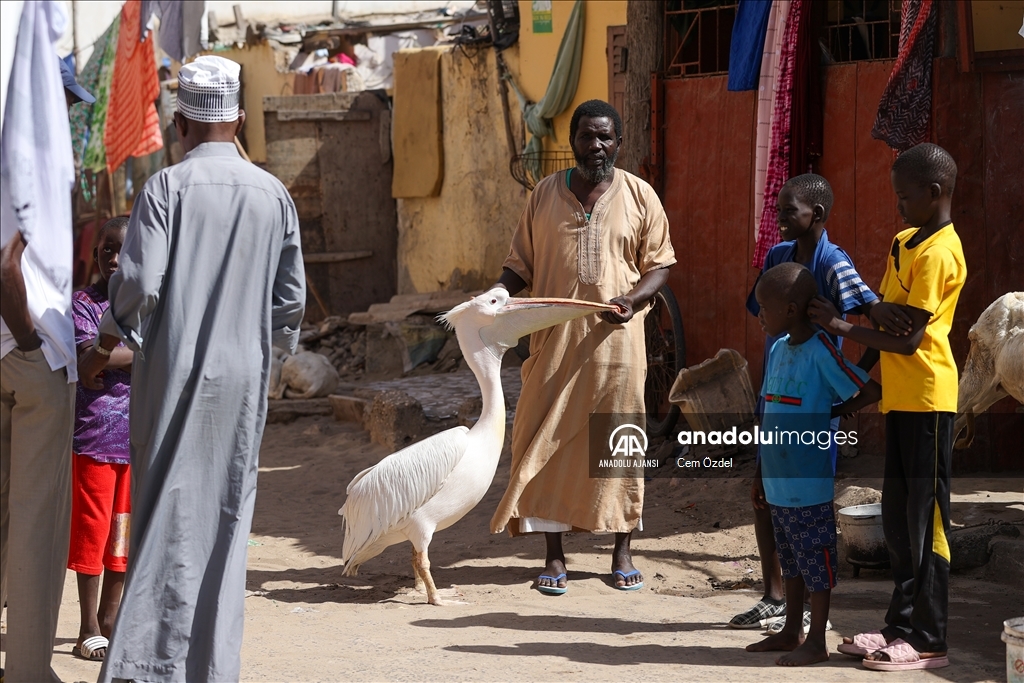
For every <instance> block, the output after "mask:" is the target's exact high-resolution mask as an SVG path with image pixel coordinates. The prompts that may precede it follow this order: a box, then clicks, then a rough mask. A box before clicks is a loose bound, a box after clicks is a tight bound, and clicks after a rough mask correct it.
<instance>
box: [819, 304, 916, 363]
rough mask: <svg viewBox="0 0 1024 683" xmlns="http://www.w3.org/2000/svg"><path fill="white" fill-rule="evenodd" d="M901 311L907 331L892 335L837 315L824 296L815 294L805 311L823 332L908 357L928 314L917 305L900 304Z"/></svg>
mask: <svg viewBox="0 0 1024 683" xmlns="http://www.w3.org/2000/svg"><path fill="white" fill-rule="evenodd" d="M904 311H905V312H906V314H907V316H908V317H909V318H910V321H911V324H910V333H909V334H908V335H906V336H893V335H891V334H889V333H888V332H882V331H880V330H875V329H872V328H869V327H861V326H860V325H853V324H852V323H848V322H846V321H845V320H843V319H842V318H840V317H839V313H838V312H837V311H836V308H835V306H833V305H832V302H831V301H829V300H828V299H825V298H823V297H821V296H817V297H815V298H814V299H813V300H812V301H811V303H810V305H809V306H808V307H807V313H808V315H809V316H810V318H811V322H814V323H816V324H818V325H819V326H821V328H822V329H824V330H825V331H826V332H828V333H830V334H834V335H838V336H840V337H845V338H847V339H852V340H853V341H855V342H857V343H858V344H863V345H864V346H867V347H869V348H872V349H876V350H877V351H886V352H888V353H898V354H901V355H904V356H912V355H914V354H915V353H916V352H917V348H918V347H919V346H920V345H921V340H922V339H923V338H924V328H925V327H927V326H928V321H929V320H930V319H931V317H932V314H931V313H929V312H928V311H924V310H921V309H920V308H911V307H909V306H907V307H904Z"/></svg>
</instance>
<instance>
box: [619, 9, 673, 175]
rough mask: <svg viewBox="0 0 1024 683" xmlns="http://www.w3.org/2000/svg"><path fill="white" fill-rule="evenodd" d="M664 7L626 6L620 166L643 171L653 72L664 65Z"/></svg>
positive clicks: (649, 141) (649, 136) (637, 171)
mask: <svg viewBox="0 0 1024 683" xmlns="http://www.w3.org/2000/svg"><path fill="white" fill-rule="evenodd" d="M664 26H665V6H664V2H663V1H661V0H658V1H652V0H629V3H628V4H627V5H626V49H627V50H628V51H629V60H628V61H627V63H626V93H625V106H624V107H623V109H624V111H623V112H621V113H622V125H623V134H622V151H621V152H620V157H619V158H620V162H619V166H621V167H622V168H623V169H625V170H627V171H629V172H630V173H640V169H641V166H642V164H643V163H644V159H645V157H647V156H648V153H649V151H650V149H651V108H652V104H653V103H652V101H651V81H652V79H651V74H652V73H657V72H659V71H660V70H661V68H662V59H663V54H662V53H663V52H664V41H665V31H664Z"/></svg>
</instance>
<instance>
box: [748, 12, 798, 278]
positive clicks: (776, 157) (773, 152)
mask: <svg viewBox="0 0 1024 683" xmlns="http://www.w3.org/2000/svg"><path fill="white" fill-rule="evenodd" d="M804 2H805V0H793V2H792V3H790V5H789V17H788V18H787V19H786V31H785V33H784V34H783V36H782V52H781V54H780V55H779V75H778V88H777V90H776V91H775V110H774V113H773V114H772V121H773V123H772V134H771V144H770V145H769V147H768V173H767V177H766V178H765V184H764V210H763V211H762V212H761V224H760V225H759V226H758V228H757V246H755V247H754V260H753V262H752V263H751V265H752V266H753V267H755V268H760V267H761V266H762V265H763V264H764V257H765V256H766V255H767V254H768V250H769V249H771V248H772V247H774V246H775V245H776V244H778V243H779V225H778V221H777V220H776V217H777V215H778V210H777V209H776V206H775V205H776V203H777V201H778V198H779V191H780V190H782V186H783V185H785V184H786V180H788V179H789V158H790V144H791V138H790V114H791V113H792V108H793V67H794V64H795V62H796V47H797V33H798V31H799V29H800V17H801V7H802V5H803V4H804Z"/></svg>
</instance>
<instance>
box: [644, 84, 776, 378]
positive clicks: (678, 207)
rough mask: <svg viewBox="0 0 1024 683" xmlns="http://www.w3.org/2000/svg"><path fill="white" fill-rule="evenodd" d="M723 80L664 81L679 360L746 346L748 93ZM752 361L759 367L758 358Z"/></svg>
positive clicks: (742, 349)
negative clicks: (730, 88)
mask: <svg viewBox="0 0 1024 683" xmlns="http://www.w3.org/2000/svg"><path fill="white" fill-rule="evenodd" d="M727 82H728V81H727V77H725V76H713V77H709V78H699V79H679V80H670V81H665V84H664V87H665V121H666V129H667V130H671V131H672V134H671V135H669V136H666V138H665V141H664V145H665V148H664V151H665V154H664V159H665V165H664V167H665V190H664V197H663V201H664V203H665V209H666V212H667V213H668V217H669V225H670V226H671V227H670V229H671V235H672V244H673V246H674V247H675V251H676V258H677V260H678V263H677V265H675V266H674V267H673V268H672V270H671V271H670V273H669V285H670V286H671V287H672V289H673V292H674V293H675V294H676V298H677V299H678V300H679V305H680V312H681V313H682V316H683V325H684V327H685V330H686V345H687V364H688V365H693V364H695V363H699V362H701V361H702V360H704V359H706V358H710V357H712V356H714V355H715V353H717V352H718V350H719V349H720V348H734V349H737V350H739V351H740V352H741V353H743V352H745V350H746V348H747V337H746V329H747V328H746V325H747V322H748V318H750V315H749V314H748V313H747V312H746V308H745V302H746V296H747V286H748V285H747V277H746V274H747V271H748V270H750V269H749V266H748V263H749V261H748V240H749V238H750V230H751V197H750V193H749V192H748V191H747V188H748V187H750V184H751V173H752V167H753V161H752V156H751V150H752V149H753V141H752V132H753V126H752V125H751V120H752V117H753V112H754V99H753V98H754V93H753V91H751V92H740V93H732V92H727V90H726V86H727ZM756 365H757V366H758V368H759V367H760V359H758V360H757V362H756Z"/></svg>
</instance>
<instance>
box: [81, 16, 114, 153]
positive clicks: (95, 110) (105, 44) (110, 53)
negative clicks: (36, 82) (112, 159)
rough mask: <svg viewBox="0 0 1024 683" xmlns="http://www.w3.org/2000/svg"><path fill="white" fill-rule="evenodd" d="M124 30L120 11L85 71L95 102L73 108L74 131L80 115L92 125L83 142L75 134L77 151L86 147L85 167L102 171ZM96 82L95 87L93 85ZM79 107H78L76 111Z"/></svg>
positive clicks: (103, 36) (87, 84)
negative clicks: (108, 120) (104, 134)
mask: <svg viewBox="0 0 1024 683" xmlns="http://www.w3.org/2000/svg"><path fill="white" fill-rule="evenodd" d="M120 33H121V15H120V14H118V15H117V16H116V17H114V20H113V21H112V22H110V26H109V27H108V28H107V31H106V33H104V34H103V35H102V36H101V37H100V39H99V40H98V41H96V44H95V46H94V47H93V51H92V55H91V56H90V57H89V61H88V62H87V63H86V65H85V70H84V71H82V80H81V81H79V82H80V83H81V84H82V86H83V87H84V88H85V89H87V90H88V91H89V92H91V93H92V94H93V96H94V97H95V98H96V101H95V102H94V103H93V104H91V105H88V106H87V105H78V106H77V107H72V108H71V127H72V134H73V135H78V134H79V133H78V130H77V129H76V127H75V120H76V119H75V117H76V116H88V122H89V125H88V129H87V131H86V133H85V135H83V136H82V141H81V145H79V142H78V138H74V149H75V153H76V154H77V153H78V150H83V151H82V152H81V155H82V168H85V169H88V170H90V171H92V172H94V173H99V172H100V171H102V170H103V169H105V168H106V167H107V148H106V146H105V145H104V144H103V133H104V131H106V129H107V110H108V109H109V106H110V84H111V82H112V81H113V78H114V62H115V61H116V59H117V40H118V36H119V35H120ZM90 86H92V87H90ZM76 110H77V111H76Z"/></svg>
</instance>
